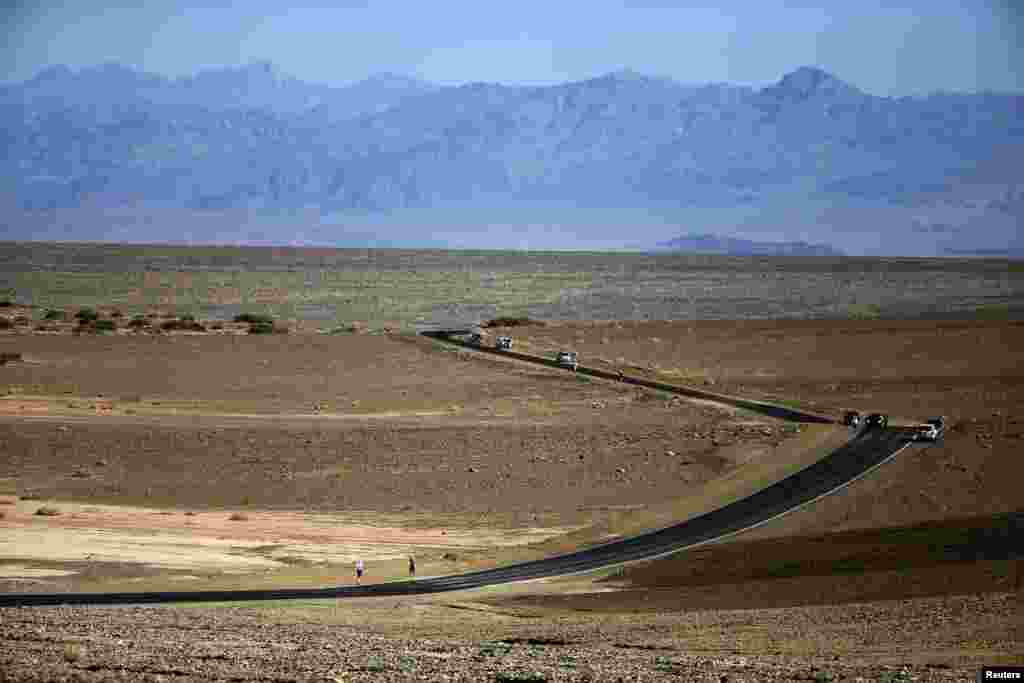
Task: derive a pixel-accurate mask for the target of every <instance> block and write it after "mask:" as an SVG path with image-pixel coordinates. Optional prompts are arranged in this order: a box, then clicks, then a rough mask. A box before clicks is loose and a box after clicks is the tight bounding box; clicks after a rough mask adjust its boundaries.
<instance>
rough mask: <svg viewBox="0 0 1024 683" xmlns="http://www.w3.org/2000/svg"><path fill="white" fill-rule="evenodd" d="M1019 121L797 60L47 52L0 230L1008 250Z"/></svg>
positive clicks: (1, 125)
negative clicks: (663, 63)
mask: <svg viewBox="0 0 1024 683" xmlns="http://www.w3.org/2000/svg"><path fill="white" fill-rule="evenodd" d="M1022 113H1024V96H1022V95H1020V94H1014V93H1006V94H1000V93H992V92H986V93H936V94H932V95H927V96H913V97H882V96H876V95H872V94H870V93H868V92H865V91H863V90H861V89H860V88H858V87H857V86H856V85H854V84H852V83H850V82H847V81H846V80H844V79H843V78H842V75H841V74H833V73H829V72H827V71H825V70H822V69H820V68H816V67H810V66H802V67H798V68H794V69H793V70H791V71H790V72H788V73H785V74H780V77H779V79H778V80H777V82H775V83H772V84H770V85H767V86H764V87H759V86H749V85H736V84H730V83H720V82H714V83H712V82H709V83H681V82H677V81H675V80H672V79H669V78H663V77H656V76H651V75H647V74H644V73H639V72H635V71H630V70H620V71H615V72H611V73H607V74H605V75H602V76H599V77H595V78H589V79H585V80H578V81H571V82H564V83H557V84H553V85H543V86H529V85H503V84H499V83H469V84H465V85H438V84H434V83H431V82H428V81H425V80H422V79H419V78H414V77H408V76H402V75H397V74H392V73H385V74H380V75H377V76H373V77H371V78H369V79H365V80H362V81H358V82H355V83H353V84H349V85H344V86H337V85H323V84H317V83H310V82H305V81H303V80H300V79H298V78H294V77H292V76H289V75H288V74H286V73H284V72H283V71H282V70H281V69H280V68H278V67H276V66H275V65H274V64H272V63H270V62H256V63H252V64H249V65H247V66H240V67H225V68H216V69H205V70H201V71H199V72H197V73H195V74H194V75H192V76H184V77H178V78H169V77H165V76H160V75H156V74H152V73H145V72H142V71H139V70H135V69H132V68H128V67H124V66H120V65H118V64H116V63H108V64H104V65H101V66H94V67H85V68H79V69H71V68H68V67H63V66H55V67H50V68H47V69H44V70H42V71H40V72H38V73H37V74H36V75H35V76H34V77H32V78H30V79H28V80H24V81H20V82H9V83H7V84H5V85H3V86H0V147H2V148H3V149H4V150H5V154H4V155H2V157H0V238H2V239H6V240H64V241H78V240H81V241H111V242H136V243H139V242H171V243H226V244H317V245H333V246H342V247H346V246H347V247H351V246H359V247H362V246H400V247H410V248H417V247H442V248H460V247H467V248H516V249H612V250H617V249H628V250H663V249H681V250H686V251H710V252H712V253H731V254H736V253H753V254H773V253H778V254H804V253H807V254H815V253H818V254H838V253H847V254H869V255H871V254H879V255H921V256H935V255H949V254H954V253H955V254H971V253H982V254H988V255H1000V254H1011V255H1012V254H1014V253H1017V254H1019V253H1020V250H1021V249H1024V239H1022V238H1021V236H1020V225H1021V224H1022V218H1024V170H1022V168H1024V167H1022V166H1021V164H1020V163H1019V160H1020V159H1021V158H1024V116H1022Z"/></svg>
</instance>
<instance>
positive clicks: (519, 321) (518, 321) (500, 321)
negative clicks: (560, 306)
mask: <svg viewBox="0 0 1024 683" xmlns="http://www.w3.org/2000/svg"><path fill="white" fill-rule="evenodd" d="M544 325H545V323H544V321H543V320H534V319H533V318H527V317H525V316H522V317H518V318H517V317H514V316H502V317H499V318H492V319H491V320H488V321H487V322H485V323H484V324H483V325H481V327H529V326H535V327H544Z"/></svg>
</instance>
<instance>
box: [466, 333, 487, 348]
mask: <svg viewBox="0 0 1024 683" xmlns="http://www.w3.org/2000/svg"><path fill="white" fill-rule="evenodd" d="M469 343H470V344H472V345H473V346H481V345H483V343H484V336H483V335H482V334H480V333H479V332H474V333H473V334H471V335H469Z"/></svg>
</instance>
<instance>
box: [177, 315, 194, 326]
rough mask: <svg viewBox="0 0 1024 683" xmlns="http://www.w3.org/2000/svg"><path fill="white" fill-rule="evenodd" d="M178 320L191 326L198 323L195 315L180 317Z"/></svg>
mask: <svg viewBox="0 0 1024 683" xmlns="http://www.w3.org/2000/svg"><path fill="white" fill-rule="evenodd" d="M178 320H180V321H181V322H183V323H190V324H191V323H194V322H195V321H196V317H195V316H194V315H192V314H191V313H186V314H185V315H182V316H178Z"/></svg>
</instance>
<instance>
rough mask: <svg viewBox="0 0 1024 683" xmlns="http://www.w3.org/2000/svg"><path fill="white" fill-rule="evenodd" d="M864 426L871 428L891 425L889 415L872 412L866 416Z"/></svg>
mask: <svg viewBox="0 0 1024 683" xmlns="http://www.w3.org/2000/svg"><path fill="white" fill-rule="evenodd" d="M864 426H865V427H868V428H869V429H870V428H871V427H878V428H879V429H885V428H886V427H888V426H889V416H888V415H883V414H882V413H871V414H870V415H868V416H867V417H866V418H864Z"/></svg>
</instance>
